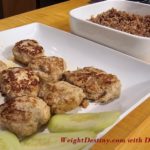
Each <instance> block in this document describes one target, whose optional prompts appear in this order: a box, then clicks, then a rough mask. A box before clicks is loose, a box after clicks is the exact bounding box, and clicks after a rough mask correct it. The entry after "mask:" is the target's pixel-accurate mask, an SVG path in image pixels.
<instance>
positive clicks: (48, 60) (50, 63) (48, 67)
mask: <svg viewBox="0 0 150 150" xmlns="http://www.w3.org/2000/svg"><path fill="white" fill-rule="evenodd" d="M28 66H29V67H30V68H32V69H33V70H34V71H35V72H36V73H37V75H38V76H39V77H40V78H41V79H42V80H43V81H47V82H56V81H58V80H60V79H61V78H62V74H63V72H64V71H65V70H66V63H65V61H64V60H63V59H62V58H60V57H55V56H51V57H46V56H43V57H38V58H36V59H33V60H32V61H31V62H30V63H29V65H28Z"/></svg>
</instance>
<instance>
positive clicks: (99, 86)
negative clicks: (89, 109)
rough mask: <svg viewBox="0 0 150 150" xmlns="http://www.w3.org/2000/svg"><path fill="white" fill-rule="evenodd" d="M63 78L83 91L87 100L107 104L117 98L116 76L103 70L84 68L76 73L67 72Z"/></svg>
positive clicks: (117, 85) (118, 92) (118, 83)
mask: <svg viewBox="0 0 150 150" xmlns="http://www.w3.org/2000/svg"><path fill="white" fill-rule="evenodd" d="M64 78H65V80H66V81H68V82H69V83H71V84H73V85H76V86H78V87H80V88H82V89H83V91H84V93H85V94H86V98H87V99H91V100H93V101H97V102H100V103H108V102H110V101H111V100H114V99H115V98H117V97H119V95H120V91H121V83H120V80H119V79H118V78H117V76H115V75H112V74H107V73H106V72H104V71H103V70H99V69H96V68H93V67H85V68H83V69H78V70H76V71H72V72H71V71H67V72H65V73H64Z"/></svg>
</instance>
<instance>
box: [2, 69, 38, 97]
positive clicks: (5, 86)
mask: <svg viewBox="0 0 150 150" xmlns="http://www.w3.org/2000/svg"><path fill="white" fill-rule="evenodd" d="M39 84H40V83H39V77H38V76H37V75H36V74H35V73H34V72H33V71H32V70H31V69H29V68H19V67H15V68H9V69H6V70H4V71H2V73H1V75H0V86H1V91H2V93H3V94H5V95H6V96H7V97H18V96H24V95H30V96H37V95H38V92H39Z"/></svg>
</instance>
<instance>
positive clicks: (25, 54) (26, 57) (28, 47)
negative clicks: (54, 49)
mask: <svg viewBox="0 0 150 150" xmlns="http://www.w3.org/2000/svg"><path fill="white" fill-rule="evenodd" d="M13 54H14V57H15V60H17V61H19V62H20V63H23V64H25V65H26V64H28V63H29V62H30V61H31V60H32V59H33V58H36V57H40V56H43V55H44V49H43V47H42V46H40V45H39V43H38V42H37V41H35V40H31V39H26V40H21V41H19V42H17V43H16V44H15V46H14V48H13Z"/></svg>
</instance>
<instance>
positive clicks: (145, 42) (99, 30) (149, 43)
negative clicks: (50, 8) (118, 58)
mask: <svg viewBox="0 0 150 150" xmlns="http://www.w3.org/2000/svg"><path fill="white" fill-rule="evenodd" d="M111 8H116V9H117V10H121V11H126V12H128V13H131V14H132V13H134V14H139V15H149V14H150V5H147V4H142V3H139V2H132V1H124V0H110V1H102V2H99V3H95V4H91V5H86V6H82V7H79V8H76V9H74V10H72V11H71V12H70V25H71V30H72V32H73V33H75V34H77V35H80V36H83V37H85V38H87V39H90V40H92V41H95V42H97V43H100V44H103V45H106V46H108V47H111V48H114V49H115V50H118V51H121V52H123V53H125V54H128V55H131V56H134V57H136V58H139V59H142V60H143V61H145V62H147V63H150V48H149V47H150V38H148V37H142V36H136V35H132V34H129V33H126V32H122V31H119V30H116V29H113V28H110V27H106V26H103V25H99V24H96V23H93V22H90V21H88V19H90V18H91V16H92V15H94V16H95V15H97V14H100V13H103V12H105V11H107V10H109V9H111Z"/></svg>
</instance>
